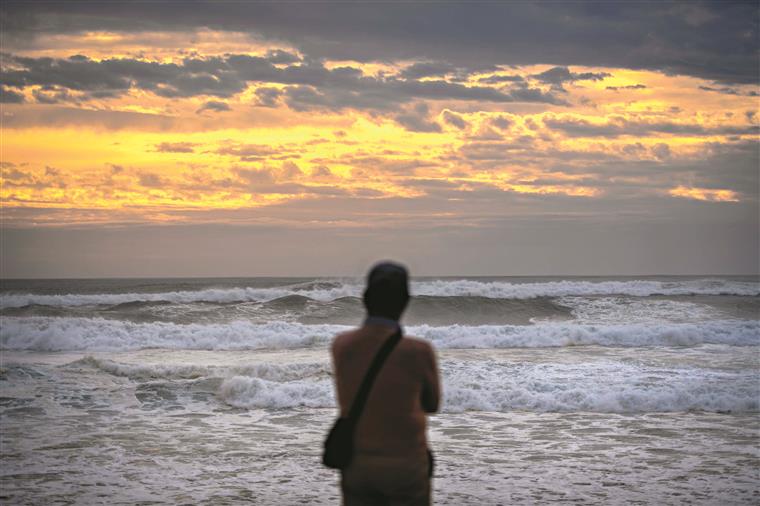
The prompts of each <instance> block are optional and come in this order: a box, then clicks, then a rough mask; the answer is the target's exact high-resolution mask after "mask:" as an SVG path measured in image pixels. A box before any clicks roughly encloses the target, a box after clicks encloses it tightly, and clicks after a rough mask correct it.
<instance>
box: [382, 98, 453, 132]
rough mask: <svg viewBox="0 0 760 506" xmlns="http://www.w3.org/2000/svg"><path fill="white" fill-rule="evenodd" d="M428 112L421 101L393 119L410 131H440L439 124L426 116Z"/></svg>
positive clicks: (425, 105)
mask: <svg viewBox="0 0 760 506" xmlns="http://www.w3.org/2000/svg"><path fill="white" fill-rule="evenodd" d="M429 112H430V111H429V108H428V106H427V104H425V103H422V102H421V103H419V104H417V105H415V106H414V107H412V108H410V109H409V110H408V111H406V112H404V113H402V114H397V115H396V116H394V118H393V119H395V120H396V122H397V123H398V124H399V125H401V126H403V127H404V128H406V129H407V130H409V131H411V132H441V131H442V130H441V125H439V124H438V123H436V122H435V121H433V120H431V119H430V118H429V117H428V116H429Z"/></svg>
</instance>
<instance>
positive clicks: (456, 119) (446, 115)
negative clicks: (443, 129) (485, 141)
mask: <svg viewBox="0 0 760 506" xmlns="http://www.w3.org/2000/svg"><path fill="white" fill-rule="evenodd" d="M443 122H444V123H446V124H447V125H451V126H453V127H456V128H458V129H459V130H463V129H465V128H467V127H468V126H469V123H467V122H466V121H465V120H464V119H463V118H462V117H461V116H460V115H458V114H456V113H453V112H451V111H443Z"/></svg>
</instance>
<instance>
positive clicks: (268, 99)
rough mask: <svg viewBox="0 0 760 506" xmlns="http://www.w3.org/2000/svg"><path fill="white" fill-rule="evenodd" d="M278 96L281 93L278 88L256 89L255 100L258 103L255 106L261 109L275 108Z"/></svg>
mask: <svg viewBox="0 0 760 506" xmlns="http://www.w3.org/2000/svg"><path fill="white" fill-rule="evenodd" d="M280 96H282V91H281V90H280V89H278V88H267V87H262V88H257V89H256V98H257V99H258V101H257V103H256V105H258V106H261V107H277V102H278V100H279V98H280Z"/></svg>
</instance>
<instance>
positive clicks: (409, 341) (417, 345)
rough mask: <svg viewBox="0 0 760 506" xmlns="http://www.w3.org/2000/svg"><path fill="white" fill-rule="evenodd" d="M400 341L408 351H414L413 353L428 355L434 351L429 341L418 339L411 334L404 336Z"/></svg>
mask: <svg viewBox="0 0 760 506" xmlns="http://www.w3.org/2000/svg"><path fill="white" fill-rule="evenodd" d="M402 342H403V343H404V348H405V349H406V350H407V351H408V352H410V353H414V354H415V355H417V354H419V355H428V354H434V353H435V350H434V348H433V345H432V344H431V343H430V341H427V340H425V339H420V338H418V337H413V336H404V339H403V341H402Z"/></svg>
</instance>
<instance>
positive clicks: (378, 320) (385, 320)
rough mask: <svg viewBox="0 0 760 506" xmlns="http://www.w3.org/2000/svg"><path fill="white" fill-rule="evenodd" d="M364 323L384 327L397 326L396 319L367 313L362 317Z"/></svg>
mask: <svg viewBox="0 0 760 506" xmlns="http://www.w3.org/2000/svg"><path fill="white" fill-rule="evenodd" d="M364 324H365V325H383V326H386V327H399V326H400V325H399V322H398V319H396V318H391V317H389V316H381V315H367V317H366V318H365V319H364Z"/></svg>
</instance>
